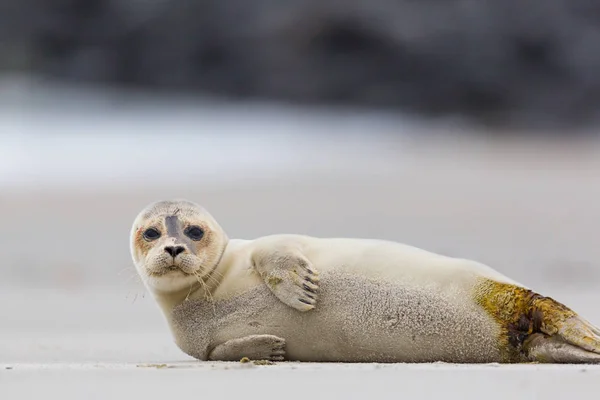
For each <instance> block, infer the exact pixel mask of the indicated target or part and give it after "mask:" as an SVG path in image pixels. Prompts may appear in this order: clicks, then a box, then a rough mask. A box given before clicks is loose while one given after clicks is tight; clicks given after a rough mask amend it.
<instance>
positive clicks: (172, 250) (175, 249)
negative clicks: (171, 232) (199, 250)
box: [165, 246, 185, 257]
mask: <svg viewBox="0 0 600 400" xmlns="http://www.w3.org/2000/svg"><path fill="white" fill-rule="evenodd" d="M184 251H185V249H184V248H183V246H166V247H165V252H167V253H169V254H170V255H171V257H177V255H178V254H181V253H183V252H184Z"/></svg>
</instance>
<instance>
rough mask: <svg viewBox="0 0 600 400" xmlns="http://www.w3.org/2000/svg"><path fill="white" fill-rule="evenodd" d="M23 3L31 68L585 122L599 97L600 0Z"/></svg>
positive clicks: (276, 95) (145, 83) (305, 98)
mask: <svg viewBox="0 0 600 400" xmlns="http://www.w3.org/2000/svg"><path fill="white" fill-rule="evenodd" d="M4 1H5V2H6V1H7V0H4ZM13 4H14V5H13V8H15V7H16V4H20V6H19V7H21V8H19V12H14V11H13V12H12V14H8V13H5V16H4V17H0V25H1V22H4V21H2V18H4V19H6V18H7V17H6V15H14V16H18V17H20V18H21V19H23V18H24V19H25V20H18V18H17V17H13V18H15V19H13V21H12V23H13V24H12V26H14V27H19V26H23V24H25V26H29V27H30V28H28V29H27V32H26V34H24V33H23V32H21V33H22V36H21V37H23V35H25V36H26V38H25V39H23V40H22V42H23V43H24V44H23V46H26V48H27V49H28V51H29V52H30V54H29V55H30V58H31V59H34V60H35V61H34V62H33V64H32V68H33V69H34V70H36V71H41V72H43V73H44V74H48V75H51V76H55V77H61V78H66V79H69V80H81V81H86V82H87V81H91V82H110V83H118V84H125V85H130V86H139V87H144V88H152V89H161V90H162V89H165V90H177V91H191V92H203V93H212V94H220V95H225V96H233V97H242V98H248V97H257V98H271V99H280V100H288V101H294V102H303V103H333V104H354V105H363V106H374V107H391V108H397V109H401V110H410V111H417V112H424V113H427V114H446V113H457V114H462V115H467V116H470V117H474V118H476V119H480V120H483V121H487V122H501V121H503V120H506V119H507V118H508V117H509V116H516V117H518V118H520V119H521V120H522V122H523V121H524V122H531V123H539V122H540V121H544V122H547V123H548V124H550V125H552V124H559V123H566V124H573V123H585V122H586V121H587V120H589V119H591V118H597V116H598V112H597V110H599V109H600V108H599V106H600V73H599V72H598V71H600V2H598V1H596V0H529V1H523V0H112V1H111V0H26V1H24V2H22V3H18V2H17V1H16V0H14V2H13ZM24 7H29V8H30V9H29V10H26V12H25V8H24ZM16 30H19V29H16ZM21 30H22V29H21ZM0 32H1V31H0ZM0 35H1V33H0ZM4 37H5V38H6V37H7V36H6V33H5V34H4ZM4 42H7V41H6V40H4ZM0 43H2V40H0ZM10 43H18V40H17V39H16V38H14V39H13V42H10ZM5 57H6V56H5Z"/></svg>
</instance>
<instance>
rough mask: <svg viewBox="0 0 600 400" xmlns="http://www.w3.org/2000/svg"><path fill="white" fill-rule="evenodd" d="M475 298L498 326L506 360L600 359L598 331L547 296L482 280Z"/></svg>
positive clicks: (582, 361)
mask: <svg viewBox="0 0 600 400" xmlns="http://www.w3.org/2000/svg"><path fill="white" fill-rule="evenodd" d="M475 300H476V301H477V303H478V304H479V305H480V306H481V307H483V308H484V309H485V310H486V311H487V312H488V314H489V315H490V316H491V317H492V318H493V319H494V320H496V322H497V323H498V324H499V325H500V328H501V329H500V337H499V344H500V350H501V351H502V353H503V354H504V359H505V361H506V362H522V361H539V362H571V363H577V362H578V363H588V362H600V335H599V334H598V332H600V330H599V329H598V328H597V327H595V326H593V325H592V324H590V323H589V322H587V321H585V320H584V319H583V318H581V317H580V316H579V315H577V313H575V312H574V311H573V310H571V309H570V308H568V307H567V306H565V305H563V304H561V303H559V302H557V301H556V300H554V299H552V298H550V297H545V296H542V295H540V294H538V293H535V292H533V291H531V290H529V289H526V288H524V287H520V286H517V285H514V284H509V283H502V282H496V281H493V280H490V279H482V280H481V282H480V283H479V285H477V287H476V290H475ZM560 360H562V361H560Z"/></svg>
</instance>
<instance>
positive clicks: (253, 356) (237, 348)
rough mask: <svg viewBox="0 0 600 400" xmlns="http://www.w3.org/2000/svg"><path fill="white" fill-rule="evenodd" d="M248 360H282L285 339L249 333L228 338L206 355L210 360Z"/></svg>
mask: <svg viewBox="0 0 600 400" xmlns="http://www.w3.org/2000/svg"><path fill="white" fill-rule="evenodd" d="M244 357H247V358H249V359H250V360H269V361H283V360H284V358H285V340H284V339H282V338H280V337H277V336H273V335H250V336H244V337H242V338H239V339H232V340H228V341H226V342H225V343H222V344H220V345H218V346H216V347H215V348H214V349H213V350H212V351H211V352H210V354H209V355H208V359H209V360H211V361H239V360H241V359H242V358H244Z"/></svg>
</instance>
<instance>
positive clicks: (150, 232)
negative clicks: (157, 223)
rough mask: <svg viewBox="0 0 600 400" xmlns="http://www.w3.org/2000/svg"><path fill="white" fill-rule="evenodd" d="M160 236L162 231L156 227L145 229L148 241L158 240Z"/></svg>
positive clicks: (145, 236)
mask: <svg viewBox="0 0 600 400" xmlns="http://www.w3.org/2000/svg"><path fill="white" fill-rule="evenodd" d="M159 237H160V232H159V231H157V230H156V229H154V228H150V229H146V230H145V231H144V239H146V240H148V241H152V240H156V239H158V238H159Z"/></svg>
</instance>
